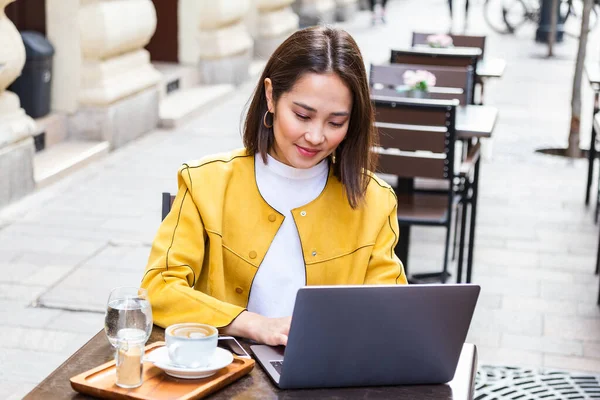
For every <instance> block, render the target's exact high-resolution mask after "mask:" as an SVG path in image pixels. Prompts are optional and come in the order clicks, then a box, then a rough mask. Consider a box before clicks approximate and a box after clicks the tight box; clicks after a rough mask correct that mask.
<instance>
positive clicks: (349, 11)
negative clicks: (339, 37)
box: [335, 0, 358, 22]
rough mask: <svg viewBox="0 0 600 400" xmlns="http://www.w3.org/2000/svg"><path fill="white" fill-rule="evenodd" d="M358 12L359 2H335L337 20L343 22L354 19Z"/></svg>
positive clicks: (353, 0) (339, 0) (345, 0)
mask: <svg viewBox="0 0 600 400" xmlns="http://www.w3.org/2000/svg"><path fill="white" fill-rule="evenodd" d="M357 11H358V0H335V19H336V20H338V21H340V22H343V21H348V20H350V19H352V17H354V14H356V12H357Z"/></svg>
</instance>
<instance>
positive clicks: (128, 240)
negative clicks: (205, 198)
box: [0, 0, 600, 398]
mask: <svg viewBox="0 0 600 400" xmlns="http://www.w3.org/2000/svg"><path fill="white" fill-rule="evenodd" d="M482 3H483V2H482V1H479V2H475V4H474V5H473V6H472V11H471V24H470V32H471V33H480V32H483V33H488V34H489V36H488V44H487V49H486V53H487V54H488V56H491V57H493V56H499V57H504V58H505V59H507V61H508V68H507V71H506V74H505V77H504V78H503V79H502V80H499V81H497V82H491V83H490V84H489V85H487V86H486V103H487V104H490V105H494V106H497V107H498V108H499V110H500V120H499V122H498V125H497V127H496V130H495V132H494V139H493V141H492V143H487V150H488V151H489V150H490V149H491V154H492V156H491V158H489V157H488V158H487V159H486V160H485V161H484V163H483V165H482V170H481V192H480V200H479V214H478V221H477V229H478V230H477V238H476V255H475V257H476V263H475V271H474V281H475V282H476V283H479V284H481V285H482V295H481V298H480V301H479V304H478V307H477V311H476V315H475V318H474V320H473V323H472V327H471V332H470V335H469V339H468V340H469V341H471V342H473V343H475V344H477V346H478V349H479V351H480V363H481V364H508V365H522V366H534V367H551V368H563V369H573V370H580V371H591V372H596V373H600V308H598V307H597V306H596V305H595V301H596V296H597V292H598V278H597V277H596V276H595V275H594V274H593V270H594V265H595V251H596V246H597V239H598V228H597V227H596V226H594V225H593V224H592V216H591V210H588V209H586V208H585V207H584V206H583V200H584V184H585V177H586V167H587V163H586V162H585V161H584V160H576V161H568V160H564V159H561V158H555V157H551V156H544V155H539V154H535V153H534V150H535V149H536V148H540V147H562V146H564V145H565V144H566V141H567V133H568V127H569V118H570V98H571V81H572V74H573V70H574V61H573V60H574V59H575V54H576V51H577V42H576V41H574V40H571V39H565V42H564V43H563V44H560V45H558V46H557V49H556V53H557V57H555V58H554V59H551V60H547V59H544V56H545V53H546V48H545V46H541V45H536V44H535V43H533V40H532V39H531V38H532V36H533V27H530V28H529V29H526V30H525V31H524V32H523V33H522V34H520V35H519V36H518V37H502V36H498V35H495V34H493V33H491V32H489V30H488V29H487V27H486V26H485V23H484V22H483V20H482ZM458 8H459V6H457V9H458ZM446 13H447V11H446V0H411V1H409V0H396V1H393V0H392V1H390V2H389V7H388V25H386V26H376V27H371V25H370V17H369V15H368V14H367V13H361V14H360V15H359V16H358V18H357V19H356V20H354V21H353V22H352V23H350V24H346V25H345V26H346V27H347V29H348V30H349V31H350V32H351V33H352V34H353V35H354V37H355V38H356V40H357V42H358V43H359V45H360V46H361V49H362V50H363V52H364V56H365V59H366V60H367V62H374V63H377V62H383V61H385V60H387V59H388V57H389V50H390V48H392V47H400V46H406V45H408V43H409V40H410V33H411V32H412V31H413V30H420V31H428V30H429V31H439V30H440V29H444V28H445V27H446V26H447V22H446ZM459 25H461V24H456V26H459ZM598 32H600V30H598ZM598 32H596V33H595V34H594V36H593V38H592V39H593V40H592V43H591V44H590V47H589V49H590V50H589V51H590V57H591V58H597V57H596V56H597V54H596V53H597V52H598V51H597V49H598V43H599V37H598ZM253 85H254V82H249V83H247V84H245V85H242V86H241V87H239V89H238V90H237V91H236V92H235V94H234V95H232V96H231V97H230V98H229V99H227V100H226V101H224V102H223V103H220V104H218V105H215V106H214V107H213V108H212V109H210V110H207V111H206V112H204V113H203V114H202V115H201V116H200V117H198V118H197V119H195V120H193V121H191V122H190V123H189V124H187V125H185V126H183V127H182V128H180V129H177V130H175V131H162V130H157V131H156V132H153V133H152V134H150V135H148V136H145V137H143V138H141V139H140V140H138V141H136V142H134V143H132V144H130V145H128V146H126V147H124V148H122V149H119V150H117V151H115V152H114V153H111V154H110V155H109V156H108V157H106V158H105V159H103V160H101V161H98V162H96V163H94V164H92V165H90V166H88V167H86V168H85V169H83V170H80V171H78V172H77V173H75V174H73V175H71V176H69V177H67V178H65V179H63V180H62V181H60V182H58V183H56V184H54V185H52V186H50V187H47V188H45V189H43V190H41V191H39V192H37V193H35V194H33V195H31V196H29V197H28V198H25V199H23V200H21V201H19V202H18V203H16V204H13V205H12V206H9V207H7V208H5V209H3V210H0V260H2V261H0V270H1V271H2V274H0V318H1V320H2V321H3V322H2V324H1V326H0V398H21V397H22V395H23V394H24V393H26V392H28V391H29V390H30V389H31V388H32V387H33V386H34V385H35V384H36V383H38V382H39V381H41V380H42V379H43V378H44V377H46V376H47V375H48V374H49V373H50V372H51V371H52V370H53V369H54V368H56V367H57V366H58V365H59V364H60V363H61V362H62V361H63V360H65V359H66V358H67V357H68V356H69V355H70V354H72V353H73V352H74V351H75V350H76V349H77V348H79V347H80V346H81V345H82V344H83V343H85V342H86V341H87V340H88V339H89V338H90V337H91V336H92V335H93V334H95V333H96V332H98V331H99V330H100V329H101V328H102V326H103V312H104V307H105V301H106V299H107V297H108V292H109V290H110V288H111V287H114V286H122V285H137V284H139V280H140V278H141V275H142V272H143V270H144V267H145V263H146V259H147V256H148V252H149V246H150V243H151V241H152V238H153V236H154V233H155V232H156V229H157V227H158V224H159V222H160V193H161V192H162V191H171V192H175V191H176V172H177V168H178V167H179V165H180V164H181V163H182V162H184V161H186V160H190V159H197V158H200V157H202V156H204V155H207V154H210V153H214V152H219V151H226V150H230V149H232V148H235V147H240V146H241V138H240V122H241V114H242V110H243V108H244V105H245V103H246V101H247V100H248V98H249V96H250V94H251V92H252V89H253ZM584 86H585V91H584V94H585V95H586V97H585V99H584V100H585V101H584V104H585V110H584V123H583V130H584V132H585V134H584V135H582V136H583V137H582V142H583V143H585V144H586V145H585V147H587V143H588V141H589V126H590V124H589V120H590V118H591V117H590V115H591V109H590V108H591V92H590V90H589V88H587V85H584ZM492 144H493V145H492ZM490 145H492V146H490ZM443 235H444V232H443V230H442V229H431V228H430V229H426V228H422V229H414V230H413V235H412V237H411V246H412V247H411V256H410V257H411V259H410V264H411V269H412V271H419V270H430V269H437V268H439V265H440V264H441V259H442V254H443V253H442V250H443V248H442V246H441V245H440V243H441V239H442V237H443Z"/></svg>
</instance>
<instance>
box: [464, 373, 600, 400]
mask: <svg viewBox="0 0 600 400" xmlns="http://www.w3.org/2000/svg"><path fill="white" fill-rule="evenodd" d="M574 399H600V375H587V374H583V373H576V372H566V371H555V370H534V369H528V368H516V367H503V366H487V365H484V366H482V367H480V368H479V370H478V371H477V378H476V380H475V400H574Z"/></svg>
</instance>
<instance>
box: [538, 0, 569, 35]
mask: <svg viewBox="0 0 600 400" xmlns="http://www.w3.org/2000/svg"><path fill="white" fill-rule="evenodd" d="M557 4H558V5H559V6H558V8H557V9H556V13H557V15H558V18H557V19H556V38H555V42H556V43H560V42H562V41H563V36H564V33H565V20H566V18H567V16H568V15H567V14H568V13H561V7H560V5H561V1H560V0H558V1H557ZM551 17H552V0H542V1H541V4H540V22H539V25H538V28H537V30H536V31H535V41H536V42H540V43H548V34H549V33H550V29H551V21H550V19H551Z"/></svg>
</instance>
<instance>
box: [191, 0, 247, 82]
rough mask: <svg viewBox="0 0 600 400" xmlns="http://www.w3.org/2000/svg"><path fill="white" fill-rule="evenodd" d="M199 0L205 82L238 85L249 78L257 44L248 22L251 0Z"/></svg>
mask: <svg viewBox="0 0 600 400" xmlns="http://www.w3.org/2000/svg"><path fill="white" fill-rule="evenodd" d="M196 3H197V5H196V7H197V8H196V11H197V12H198V14H196V15H198V18H199V24H198V27H199V31H198V35H197V38H198V39H197V42H196V43H197V46H198V57H199V60H198V62H199V68H200V76H201V78H200V79H201V82H202V83H205V84H216V83H230V84H236V85H237V84H240V83H242V82H244V81H245V80H246V79H248V70H249V67H250V63H251V61H252V53H253V44H254V43H253V41H252V37H251V36H250V33H249V32H248V29H247V27H246V24H245V22H244V17H245V15H246V13H247V12H248V11H249V8H250V0H219V1H215V0H196ZM180 6H181V5H180Z"/></svg>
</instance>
